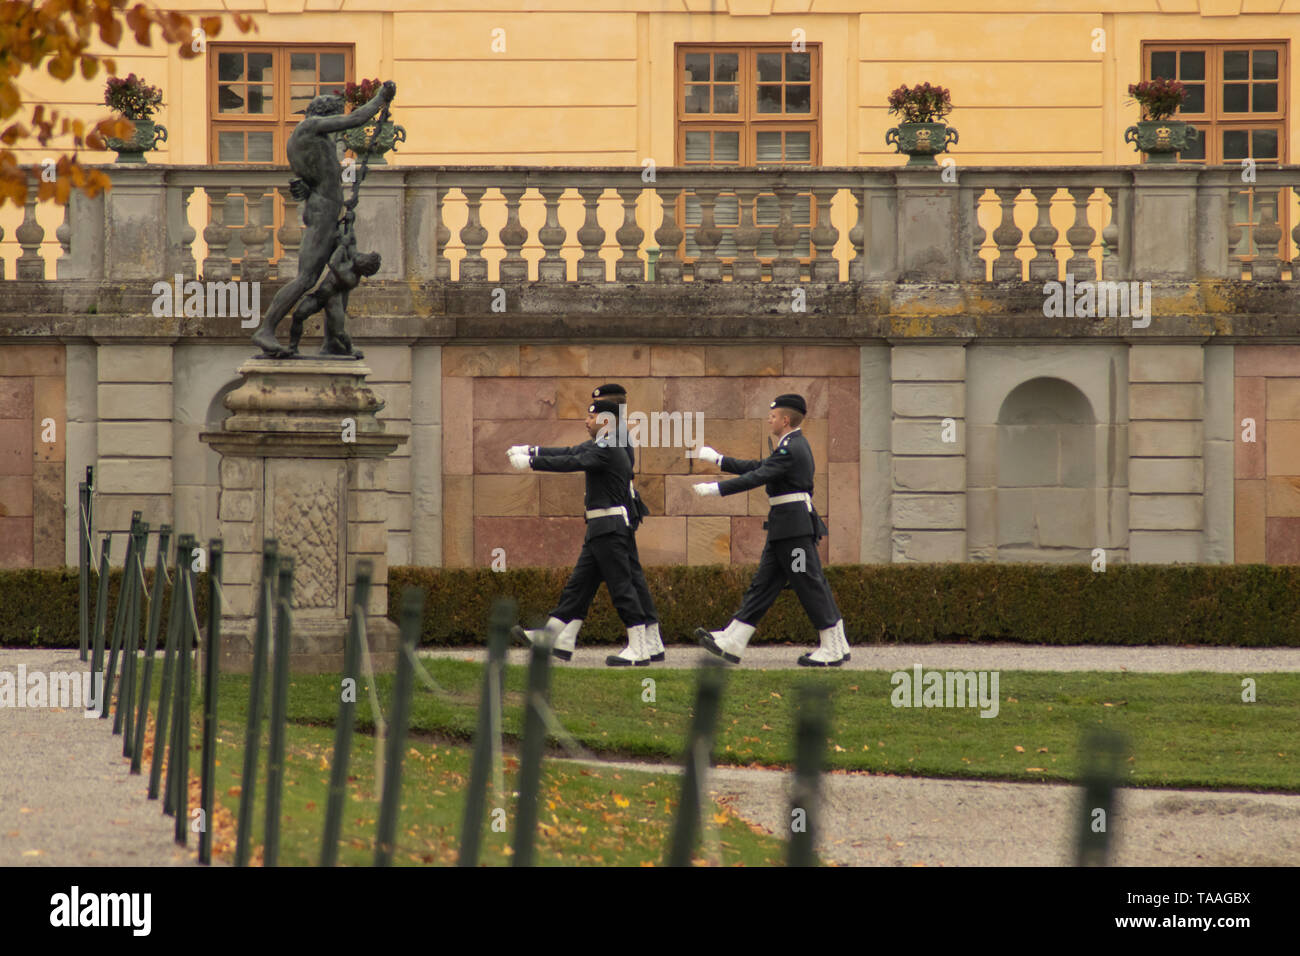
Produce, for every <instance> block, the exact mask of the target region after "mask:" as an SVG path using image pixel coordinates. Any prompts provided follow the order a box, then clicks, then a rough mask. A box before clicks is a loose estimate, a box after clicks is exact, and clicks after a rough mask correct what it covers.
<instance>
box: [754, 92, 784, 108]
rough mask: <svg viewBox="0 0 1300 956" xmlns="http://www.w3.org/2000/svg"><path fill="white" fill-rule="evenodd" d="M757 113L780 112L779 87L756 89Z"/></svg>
mask: <svg viewBox="0 0 1300 956" xmlns="http://www.w3.org/2000/svg"><path fill="white" fill-rule="evenodd" d="M758 111H759V112H760V113H779V112H781V87H779V86H760V87H759V88H758Z"/></svg>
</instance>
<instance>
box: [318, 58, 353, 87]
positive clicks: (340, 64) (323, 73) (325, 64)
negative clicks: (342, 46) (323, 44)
mask: <svg viewBox="0 0 1300 956" xmlns="http://www.w3.org/2000/svg"><path fill="white" fill-rule="evenodd" d="M346 62H347V58H346V57H345V56H344V55H343V54H342V53H322V54H321V55H320V79H321V82H322V83H342V82H344V81H345V80H347V72H346V67H345V64H346Z"/></svg>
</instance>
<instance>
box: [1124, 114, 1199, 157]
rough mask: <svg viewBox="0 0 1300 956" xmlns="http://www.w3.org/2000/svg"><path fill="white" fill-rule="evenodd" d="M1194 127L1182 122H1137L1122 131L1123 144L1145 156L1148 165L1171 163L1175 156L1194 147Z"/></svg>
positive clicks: (1195, 132)
mask: <svg viewBox="0 0 1300 956" xmlns="http://www.w3.org/2000/svg"><path fill="white" fill-rule="evenodd" d="M1197 135H1198V132H1197V129H1196V127H1195V126H1192V125H1191V124H1190V123H1185V122H1183V121H1182V120H1138V124H1137V125H1136V126H1130V127H1129V128H1128V129H1126V130H1124V142H1126V143H1133V144H1135V146H1136V148H1137V149H1138V151H1139V152H1143V153H1146V154H1147V162H1149V163H1173V162H1176V160H1177V154H1178V153H1181V152H1182V151H1183V150H1185V149H1188V148H1189V147H1192V146H1195V145H1196V137H1197Z"/></svg>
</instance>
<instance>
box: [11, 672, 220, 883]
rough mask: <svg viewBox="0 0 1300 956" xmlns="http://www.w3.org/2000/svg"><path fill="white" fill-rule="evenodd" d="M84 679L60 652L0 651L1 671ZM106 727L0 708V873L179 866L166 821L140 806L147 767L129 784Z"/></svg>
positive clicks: (151, 807) (77, 716)
mask: <svg viewBox="0 0 1300 956" xmlns="http://www.w3.org/2000/svg"><path fill="white" fill-rule="evenodd" d="M20 663H21V664H25V665H26V667H27V670H28V672H29V673H30V672H32V671H35V670H38V669H39V670H46V671H73V672H76V673H84V672H85V671H86V670H87V669H88V665H87V664H83V663H82V662H81V661H80V660H78V658H77V652H76V651H68V650H54V651H49V650H13V649H10V648H0V671H9V672H10V673H16V671H17V667H18V664H20ZM111 721H112V717H109V718H108V719H107V720H90V719H87V718H85V717H83V716H82V711H81V710H79V709H78V710H61V709H58V708H52V707H43V708H18V709H15V708H10V707H3V708H0V741H3V743H2V744H0V866H187V865H197V864H196V863H195V861H194V843H193V841H192V840H191V848H190V851H189V852H188V853H187V852H186V851H185V850H184V849H182V848H181V847H178V846H177V845H176V844H175V843H173V842H172V826H173V822H172V818H171V817H166V816H163V814H162V808H161V806H160V805H159V801H157V800H147V799H146V792H147V789H148V785H149V776H148V770H149V767H148V764H147V763H146V764H145V768H144V770H145V772H144V773H143V774H142V775H140V776H138V777H132V776H130V774H129V773H128V770H129V763H128V762H127V761H126V760H124V759H123V758H122V738H121V737H120V736H119V737H115V736H113V735H112V733H111V732H110V731H111V727H110V726H109V725H110V724H111Z"/></svg>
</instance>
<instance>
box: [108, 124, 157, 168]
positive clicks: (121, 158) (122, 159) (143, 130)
mask: <svg viewBox="0 0 1300 956" xmlns="http://www.w3.org/2000/svg"><path fill="white" fill-rule="evenodd" d="M131 122H132V123H134V124H135V135H134V136H132V137H131V138H130V139H114V138H113V137H112V136H106V137H104V139H105V141H106V142H107V143H108V148H109V149H112V150H116V151H117V160H116V162H119V163H146V162H148V160H146V159H145V158H144V154H145V153H147V152H148V151H149V150H151V149H153V148H154V147H155V146H157V145H158V143H160V142H166V141H167V127H166V126H163V125H162V124H160V123H155V122H154V121H153V120H145V119H133V120H131Z"/></svg>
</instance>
